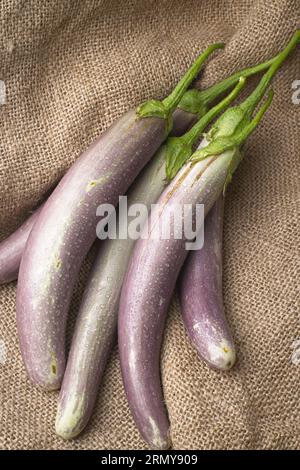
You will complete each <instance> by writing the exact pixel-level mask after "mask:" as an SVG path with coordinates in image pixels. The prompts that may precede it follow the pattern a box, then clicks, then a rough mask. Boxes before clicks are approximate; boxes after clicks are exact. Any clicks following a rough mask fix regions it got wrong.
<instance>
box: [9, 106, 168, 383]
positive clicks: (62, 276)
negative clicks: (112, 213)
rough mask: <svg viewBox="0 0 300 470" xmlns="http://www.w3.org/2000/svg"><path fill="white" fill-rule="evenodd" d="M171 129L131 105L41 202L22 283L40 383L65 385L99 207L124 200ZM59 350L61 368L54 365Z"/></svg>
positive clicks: (27, 350)
mask: <svg viewBox="0 0 300 470" xmlns="http://www.w3.org/2000/svg"><path fill="white" fill-rule="evenodd" d="M166 133H167V123H166V120H164V119H161V118H158V117H149V118H148V117H147V118H143V119H142V118H137V115H136V111H134V110H133V111H129V112H128V113H126V114H125V115H124V116H122V117H121V118H120V119H119V120H118V121H116V122H115V123H114V124H113V125H112V126H111V127H110V128H109V129H108V130H107V131H106V132H104V133H103V134H102V135H101V136H100V137H99V138H98V139H97V140H96V141H95V142H94V143H93V144H92V145H91V146H90V147H89V148H88V149H87V150H86V151H85V152H84V153H83V154H82V155H81V156H80V157H79V158H78V159H77V161H76V162H75V164H74V165H73V166H72V167H71V168H70V169H69V171H68V172H67V173H66V175H65V176H64V177H63V179H62V180H61V181H60V183H59V184H58V186H57V187H56V188H55V190H54V191H53V193H52V194H51V196H50V197H49V199H48V200H47V202H46V203H45V205H44V207H43V208H42V210H41V212H40V214H39V216H38V218H37V220H36V223H35V224H34V226H33V228H32V230H31V233H30V235H29V238H28V241H27V244H26V248H25V250H24V253H23V257H22V261H21V265H20V271H19V282H18V288H17V327H18V336H19V342H20V348H21V354H22V358H23V361H24V364H25V367H26V369H27V373H28V375H29V377H30V379H31V380H32V382H33V383H34V384H36V385H37V386H39V387H42V388H44V389H46V390H53V389H57V388H59V387H60V385H61V382H62V378H63V374H64V371H65V362H66V361H65V328H66V319H67V313H68V309H69V305H70V299H71V294H72V290H73V287H74V284H75V281H76V279H77V276H78V272H79V269H80V266H81V264H82V261H83V259H84V258H85V256H86V254H87V252H88V250H89V248H90V246H91V245H92V243H93V241H94V240H95V238H96V225H97V222H99V217H97V215H96V209H97V207H98V206H99V205H100V204H104V203H105V204H113V205H116V204H117V203H118V199H119V196H120V195H123V194H125V193H126V191H127V189H128V187H129V186H130V184H131V183H132V182H133V180H134V179H135V178H136V176H137V175H138V173H139V172H140V171H141V169H142V168H143V167H144V166H145V164H146V163H147V162H148V161H149V160H150V158H151V157H152V156H153V155H154V153H155V152H156V150H157V149H158V148H159V147H160V145H161V144H162V142H163V141H164V139H165V137H166ZM91 183H92V184H91ZM87 188H89V190H88V191H87ZM53 354H54V355H55V358H56V373H55V374H54V373H52V372H51V373H49V371H52V369H51V365H52V357H53Z"/></svg>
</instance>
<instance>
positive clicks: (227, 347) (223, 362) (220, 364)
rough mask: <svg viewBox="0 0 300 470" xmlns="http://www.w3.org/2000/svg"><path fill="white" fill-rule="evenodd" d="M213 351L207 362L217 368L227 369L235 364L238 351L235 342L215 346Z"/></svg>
mask: <svg viewBox="0 0 300 470" xmlns="http://www.w3.org/2000/svg"><path fill="white" fill-rule="evenodd" d="M212 349H213V351H209V352H210V353H211V354H210V355H209V357H208V358H207V362H208V363H209V364H210V365H211V366H212V367H213V368H215V369H218V370H222V371H227V370H230V369H231V368H232V367H233V365H234V364H235V360H236V353H235V348H234V345H233V344H228V343H226V344H223V343H221V344H220V345H218V346H214V347H213V348H212Z"/></svg>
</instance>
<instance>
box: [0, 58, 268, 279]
mask: <svg viewBox="0 0 300 470" xmlns="http://www.w3.org/2000/svg"><path fill="white" fill-rule="evenodd" d="M274 60H276V57H273V58H272V59H270V60H268V61H266V62H264V63H261V64H258V65H255V66H253V67H249V68H246V69H243V70H242V71H241V72H236V73H234V74H233V75H231V76H230V77H227V78H225V80H223V81H221V82H220V83H216V84H214V85H212V86H211V87H209V88H207V89H205V90H201V91H200V90H197V89H192V90H188V91H187V92H186V93H185V94H184V96H183V98H182V100H181V101H180V103H179V105H178V107H177V109H176V110H175V112H174V114H173V128H172V131H171V134H172V135H173V136H180V135H182V134H184V133H185V132H186V131H187V130H188V129H189V128H190V127H192V125H193V124H194V123H195V122H196V121H197V119H199V118H200V117H201V116H204V114H205V113H206V111H207V109H208V107H209V106H210V105H211V103H212V102H213V101H215V100H216V98H218V97H219V96H220V95H221V94H222V93H224V92H225V91H227V90H228V89H229V88H231V87H232V86H234V85H235V84H236V83H237V82H238V80H239V77H240V76H241V75H242V76H243V77H250V76H251V75H254V74H256V73H258V72H261V71H263V70H265V69H267V68H268V67H269V66H270V65H271V64H272V63H273V62H274ZM196 85H197V84H196ZM28 235H29V232H28ZM13 240H14V238H12V239H11V241H10V250H9V253H7V254H6V257H5V260H6V263H8V264H9V263H10V262H12V263H15V262H16V260H17V257H16V258H15V253H14V252H15V251H18V250H20V247H19V245H18V237H16V238H15V243H16V247H15V248H14V244H13V243H12V242H13ZM26 241H27V240H25V237H24V244H23V247H24V248H25V242H26ZM3 243H4V242H3ZM3 246H4V245H3ZM24 248H23V249H24ZM20 254H21V252H20ZM18 259H19V263H20V262H21V256H19V257H18ZM3 269H5V267H4V268H3ZM18 271H19V264H18V266H16V269H15V272H16V274H15V277H14V279H16V278H17V272H18ZM4 279H5V278H4ZM10 280H13V279H10ZM3 282H8V281H5V280H4V281H3Z"/></svg>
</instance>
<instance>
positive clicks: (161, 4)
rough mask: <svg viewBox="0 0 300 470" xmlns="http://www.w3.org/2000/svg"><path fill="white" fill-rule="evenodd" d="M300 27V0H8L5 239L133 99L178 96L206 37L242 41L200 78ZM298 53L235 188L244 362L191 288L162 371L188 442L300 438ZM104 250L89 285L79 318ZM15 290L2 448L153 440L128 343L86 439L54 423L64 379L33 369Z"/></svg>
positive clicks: (2, 394) (179, 430)
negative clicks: (231, 355) (224, 356)
mask: <svg viewBox="0 0 300 470" xmlns="http://www.w3.org/2000/svg"><path fill="white" fill-rule="evenodd" d="M299 26H300V3H299V0H239V1H238V0H235V1H230V2H228V1H225V0H224V1H222V0H203V1H201V2H200V1H196V0H195V1H192V0H188V1H184V2H182V1H180V0H176V1H175V0H174V1H163V0H159V1H143V0H139V1H137V0H131V1H127V0H126V1H124V0H123V1H122V2H120V1H117V0H110V1H108V0H107V1H105V0H103V1H101V0H99V1H87V2H80V1H71V2H70V1H65V0H64V1H60V2H55V1H52V0H51V1H48V2H39V1H37V0H30V1H28V2H20V1H18V0H3V1H2V2H1V4H0V79H1V80H3V81H5V84H6V92H7V103H6V105H4V106H0V113H1V114H0V116H1V118H0V191H1V193H0V195H1V197H0V221H1V226H0V238H1V239H3V238H4V237H5V236H7V235H8V234H9V233H10V232H11V231H13V230H14V229H15V228H16V227H17V226H18V225H19V224H20V222H21V220H23V219H24V217H25V216H26V214H28V211H29V210H30V209H32V208H33V207H34V206H35V205H36V204H37V203H38V202H39V200H40V199H41V198H42V196H43V195H44V194H45V193H46V192H47V191H48V190H49V189H50V188H51V187H52V185H53V184H54V183H55V182H56V181H58V179H59V178H60V177H61V176H62V175H63V173H64V172H65V171H66V170H67V168H68V167H69V166H70V165H71V164H72V163H73V162H74V160H75V159H76V157H77V156H78V155H79V154H80V152H81V151H82V150H83V149H85V148H86V147H87V146H88V145H89V143H90V142H92V140H93V139H94V137H96V136H97V135H98V134H99V133H101V132H102V131H103V129H105V128H106V127H107V126H109V125H110V124H111V123H112V122H113V120H114V119H116V118H117V117H118V116H119V115H121V114H122V113H123V112H124V111H125V110H127V109H128V108H131V107H133V106H135V105H136V104H138V103H139V102H141V101H143V100H144V99H146V98H149V97H157V98H160V97H162V96H164V95H165V94H166V93H167V92H168V91H169V90H171V88H172V87H173V85H174V84H175V83H176V81H177V80H178V78H179V77H180V76H181V74H182V73H183V71H184V70H185V69H186V67H187V66H188V65H189V64H190V63H191V61H192V59H193V58H195V56H196V55H197V54H198V53H199V52H200V51H201V50H203V49H204V47H205V46H206V45H208V44H209V43H211V42H214V41H220V40H223V41H226V43H227V47H226V49H225V51H223V52H220V53H218V54H215V56H214V58H213V59H212V60H211V61H210V63H209V65H208V66H207V67H206V69H205V73H204V74H203V75H202V76H201V86H203V87H205V86H207V85H209V84H211V83H213V82H214V81H215V80H219V79H221V78H224V77H225V76H226V75H228V74H230V73H232V72H233V71H234V70H237V69H239V68H242V67H245V66H249V65H252V64H254V63H257V62H259V61H261V60H263V59H266V58H269V57H270V56H272V55H273V54H275V53H276V52H277V51H278V50H279V49H280V48H281V47H282V46H283V45H284V44H285V43H286V42H287V40H288V39H289V37H290V36H291V34H292V33H293V31H294V30H295V29H296V28H297V27H298V28H299ZM299 56H300V53H299V49H298V50H297V52H295V53H294V54H293V57H290V58H289V59H288V60H287V62H286V63H285V65H284V68H283V69H282V70H281V71H280V72H279V73H278V75H277V76H276V78H275V80H274V89H275V92H276V96H275V99H274V103H273V105H272V108H271V109H270V111H269V112H268V113H267V115H266V117H265V119H264V121H263V122H262V124H261V126H260V127H259V129H258V130H257V131H256V132H255V134H254V135H253V136H252V137H251V138H250V139H249V141H248V144H247V147H246V156H245V160H244V161H243V163H242V164H241V166H240V168H239V169H238V171H237V173H236V175H235V177H234V180H233V183H232V184H231V186H230V188H229V191H228V196H227V199H226V211H225V227H224V298H225V305H226V312H227V316H228V319H229V322H230V324H231V326H232V329H233V332H234V337H235V341H236V345H237V351H238V362H237V365H236V366H235V368H234V369H233V371H232V372H230V373H227V374H224V373H218V372H215V371H212V370H209V369H208V367H207V366H206V365H204V364H203V363H202V362H200V361H199V359H198V358H197V355H196V353H195V350H194V349H193V347H192V346H191V345H190V343H189V340H188V339H187V336H186V333H185V331H184V329H183V325H182V323H181V320H180V316H179V309H178V304H177V302H176V300H174V302H173V305H172V307H171V309H170V314H169V319H168V324H167V328H166V335H165V341H164V348H163V359H162V363H163V368H162V370H163V385H164V393H165V399H166V404H167V407H168V410H169V416H170V421H171V428H172V440H173V447H174V448H175V449H197V448H200V449H203V448H213V449H219V448H225V449H229V448H236V449H240V448H241V449H249V448H264V449H266V448H271V449H282V448H284V449H287V448H300V425H299V419H300V400H299V382H300V365H297V361H296V360H294V361H292V360H291V357H292V353H293V342H294V341H295V340H296V339H297V338H300V327H299V316H298V315H299V304H298V300H299V290H298V285H299V270H300V263H299V223H298V220H299V202H300V188H299V170H300V168H299V157H300V132H299V115H300V105H298V106H297V105H296V104H293V103H292V93H293V91H292V83H293V81H294V80H297V79H298V80H300V58H299ZM91 259H92V255H90V257H89V261H87V263H86V264H85V266H84V268H83V270H82V273H81V279H80V282H79V285H78V287H77V289H76V292H75V294H74V300H73V304H72V314H71V318H73V319H74V317H75V315H76V311H77V308H78V303H79V300H80V296H81V294H82V289H83V284H84V279H85V278H86V274H87V272H88V267H89V265H90V261H91ZM15 293H16V286H15V283H11V284H10V285H7V286H3V287H0V347H1V351H0V352H1V354H0V359H1V362H2V364H0V448H2V449H4V448H5V449H13V448H18V449H20V448H28V449H39V448H40V449H63V448H67V449H103V448H111V449H128V448H129V449H132V448H135V449H144V448H146V447H145V444H144V443H143V442H142V440H141V438H140V437H139V434H138V431H137V429H136V428H135V426H134V423H133V420H132V418H131V416H130V413H129V410H128V407H127V403H126V399H125V395H124V391H123V387H122V382H121V376H120V367H119V361H118V356H117V350H116V349H115V351H114V353H113V354H112V359H111V360H110V362H109V365H108V368H107V371H106V374H105V377H104V381H103V384H102V387H101V391H100V394H99V400H98V404H97V408H96V410H95V413H94V417H93V419H92V422H91V424H90V425H89V426H88V428H87V430H86V432H84V433H83V434H82V436H81V437H80V438H78V439H77V440H74V441H72V442H64V441H62V440H61V439H59V438H58V437H56V436H55V433H54V419H55V411H56V400H57V393H45V392H42V391H40V390H37V389H36V388H34V387H33V386H32V385H31V384H30V383H29V380H28V379H27V377H26V374H25V370H24V367H23V365H22V362H21V358H20V353H19V348H18V342H17V335H16V323H15ZM71 326H72V320H71V321H70V328H71ZM295 347H296V346H295V345H294V348H295ZM4 349H6V352H5V351H4ZM5 356H6V361H5ZM293 357H294V358H295V357H296V354H295V351H294V356H293ZM296 359H297V357H296ZM4 362H5V363H4ZM293 362H294V363H293ZM3 363H4V364H3Z"/></svg>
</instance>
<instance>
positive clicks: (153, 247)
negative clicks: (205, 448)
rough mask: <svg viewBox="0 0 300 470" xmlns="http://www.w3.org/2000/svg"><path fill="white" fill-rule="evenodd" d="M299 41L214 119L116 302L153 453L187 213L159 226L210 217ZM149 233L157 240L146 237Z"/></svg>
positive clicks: (159, 436)
mask: <svg viewBox="0 0 300 470" xmlns="http://www.w3.org/2000/svg"><path fill="white" fill-rule="evenodd" d="M299 40H300V31H297V32H296V33H295V35H294V36H293V38H292V40H291V41H290V43H289V44H288V46H287V47H286V48H285V50H284V51H282V52H281V54H280V55H279V56H278V59H277V60H276V62H274V63H273V64H272V65H271V67H270V68H269V70H268V72H267V73H266V74H265V75H264V76H263V78H262V79H261V81H260V83H259V85H258V87H257V88H256V90H254V92H253V93H252V94H251V95H250V96H249V97H248V98H247V99H246V100H245V101H244V102H243V103H242V104H241V105H239V106H236V107H234V108H230V109H229V110H227V111H226V112H225V113H224V114H223V115H222V116H221V118H219V119H218V120H217V122H216V124H215V125H214V126H213V127H212V130H211V132H210V133H209V134H208V136H207V140H208V145H206V147H205V148H201V149H199V150H198V151H197V152H196V153H195V154H194V155H193V156H192V158H191V160H190V162H188V163H186V164H185V166H184V167H183V168H182V169H181V170H180V171H179V172H178V174H177V176H176V177H175V178H174V180H173V181H172V182H171V184H170V185H169V186H168V188H167V189H166V190H165V191H164V192H163V194H162V196H161V197H160V198H159V200H158V202H157V204H156V206H155V209H154V211H152V214H151V217H150V218H149V221H148V226H147V225H146V227H145V229H144V233H143V235H142V237H141V238H140V239H139V240H138V242H137V243H136V245H135V248H134V251H133V255H132V258H131V261H130V265H129V268H128V271H127V273H126V277H125V280H124V284H123V288H122V293H121V299H120V311H119V325H118V332H119V333H118V334H119V352H120V361H121V370H122V376H123V382H124V387H125V391H126V395H127V399H128V403H129V406H130V409H131V412H132V415H133V417H134V420H135V422H136V424H137V426H138V428H139V431H140V433H141V435H142V436H143V438H144V439H145V441H146V442H147V443H148V444H149V446H150V447H151V448H155V449H166V448H168V447H169V446H170V436H169V421H168V417H167V414H166V410H165V406H164V401H163V394H162V389H161V382H160V368H159V358H160V348H161V342H162V338H163V327H164V323H165V319H166V314H167V311H168V307H169V304H170V301H171V297H172V293H173V290H174V287H175V283H176V280H177V277H178V274H179V271H180V269H181V267H182V265H183V262H184V261H185V258H186V255H187V251H186V247H185V242H186V240H185V234H184V231H183V227H184V226H185V222H186V216H185V212H183V211H182V213H181V217H180V219H181V220H180V223H179V221H178V220H177V219H176V225H175V226H173V227H172V231H171V236H170V237H169V238H167V239H165V238H164V237H163V236H158V235H160V233H158V234H157V227H160V224H162V226H163V225H164V221H166V219H167V218H168V217H169V215H170V214H172V213H174V212H178V207H179V206H181V208H182V207H183V206H184V205H185V204H192V208H193V210H192V215H193V220H194V221H195V213H196V204H199V203H201V204H204V213H205V214H207V213H208V212H209V210H210V209H211V207H212V206H213V204H214V203H215V202H216V200H217V199H218V197H219V196H220V195H221V194H222V191H224V189H225V188H226V186H227V184H228V183H229V181H230V180H231V177H232V174H233V172H234V171H235V169H236V168H237V166H238V164H239V162H240V160H241V154H240V151H239V148H240V146H241V145H242V144H243V142H244V141H245V140H246V138H247V137H248V136H249V135H250V134H251V133H252V132H253V130H254V129H255V128H256V126H257V125H258V123H259V122H260V120H261V119H262V117H263V115H264V113H265V112H266V110H267V108H268V106H269V105H270V103H271V101H272V97H273V93H272V92H270V93H269V95H268V99H267V101H266V102H265V103H264V104H263V106H262V107H261V109H260V110H259V111H258V112H257V114H256V116H254V117H252V115H253V112H254V110H255V108H256V106H257V104H258V102H259V101H260V100H261V98H262V96H263V95H264V93H265V91H266V89H267V87H268V85H269V82H270V80H271V79H272V77H273V75H274V74H275V72H276V71H277V70H278V68H279V66H280V65H281V63H282V62H283V61H284V59H285V58H286V57H287V55H288V54H289V53H290V52H291V50H292V49H294V47H295V46H296V44H297V43H298V42H299ZM179 214H180V212H179ZM175 229H176V231H177V236H176V237H175V236H174V231H175ZM178 230H181V235H182V238H181V239H180V238H178ZM154 232H156V236H155V237H153V236H151V235H152V234H153V233H154Z"/></svg>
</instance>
